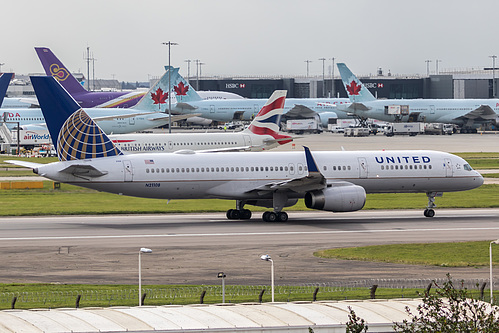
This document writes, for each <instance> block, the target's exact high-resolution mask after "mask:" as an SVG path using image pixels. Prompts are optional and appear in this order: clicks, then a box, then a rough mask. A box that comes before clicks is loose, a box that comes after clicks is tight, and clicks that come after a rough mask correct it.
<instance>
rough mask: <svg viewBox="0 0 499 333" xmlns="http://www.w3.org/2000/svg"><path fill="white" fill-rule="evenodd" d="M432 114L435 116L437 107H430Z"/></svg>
mask: <svg viewBox="0 0 499 333" xmlns="http://www.w3.org/2000/svg"><path fill="white" fill-rule="evenodd" d="M430 113H431V114H435V105H430Z"/></svg>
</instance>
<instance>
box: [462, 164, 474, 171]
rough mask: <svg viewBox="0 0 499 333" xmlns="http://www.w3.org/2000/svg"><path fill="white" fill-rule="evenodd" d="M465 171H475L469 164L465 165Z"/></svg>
mask: <svg viewBox="0 0 499 333" xmlns="http://www.w3.org/2000/svg"><path fill="white" fill-rule="evenodd" d="M464 170H466V171H471V170H473V168H472V167H471V166H470V165H469V164H465V165H464Z"/></svg>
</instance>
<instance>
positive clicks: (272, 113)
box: [246, 90, 293, 145]
mask: <svg viewBox="0 0 499 333" xmlns="http://www.w3.org/2000/svg"><path fill="white" fill-rule="evenodd" d="M286 94H287V90H276V91H274V93H273V94H272V96H270V98H269V99H268V101H267V102H266V103H265V105H264V106H263V107H262V108H261V110H260V111H259V112H258V114H257V115H256V117H255V119H253V121H252V122H251V124H250V125H249V127H248V129H246V131H250V132H252V133H253V134H256V135H270V136H272V137H273V138H274V139H276V140H277V141H278V143H279V144H281V145H283V144H285V143H288V142H291V141H293V138H292V137H291V136H288V135H282V134H279V124H280V122H281V116H282V113H283V111H284V103H285V102H286Z"/></svg>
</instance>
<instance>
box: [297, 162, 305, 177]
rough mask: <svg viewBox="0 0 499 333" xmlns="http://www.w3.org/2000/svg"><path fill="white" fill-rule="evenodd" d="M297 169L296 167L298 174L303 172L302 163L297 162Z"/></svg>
mask: <svg viewBox="0 0 499 333" xmlns="http://www.w3.org/2000/svg"><path fill="white" fill-rule="evenodd" d="M297 169H298V174H299V175H301V174H303V170H304V168H303V164H301V163H298V168H297Z"/></svg>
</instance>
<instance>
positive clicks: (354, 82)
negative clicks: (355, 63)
mask: <svg viewBox="0 0 499 333" xmlns="http://www.w3.org/2000/svg"><path fill="white" fill-rule="evenodd" d="M337 65H338V69H339V71H340V75H341V80H342V81H343V86H344V87H345V90H346V92H347V94H348V97H349V98H350V101H351V102H352V103H363V102H370V101H374V100H376V97H374V96H373V94H371V92H370V91H369V89H367V88H366V87H365V86H364V85H363V84H362V82H360V80H359V79H358V78H357V77H356V76H355V75H354V74H353V73H352V71H351V70H350V69H349V68H348V67H347V65H345V64H344V63H341V62H340V63H338V64H337Z"/></svg>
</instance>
